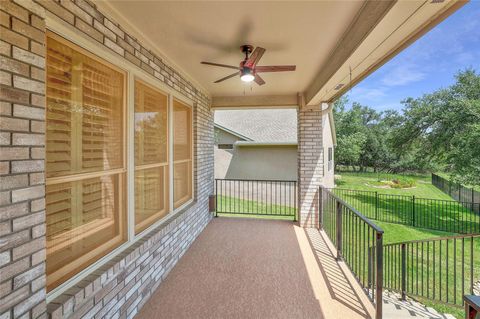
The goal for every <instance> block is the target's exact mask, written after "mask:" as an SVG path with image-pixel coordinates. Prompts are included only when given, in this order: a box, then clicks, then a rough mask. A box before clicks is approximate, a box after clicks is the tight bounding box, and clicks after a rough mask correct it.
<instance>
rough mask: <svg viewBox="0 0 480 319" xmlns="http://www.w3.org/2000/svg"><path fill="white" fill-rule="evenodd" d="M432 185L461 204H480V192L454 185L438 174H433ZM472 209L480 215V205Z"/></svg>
mask: <svg viewBox="0 0 480 319" xmlns="http://www.w3.org/2000/svg"><path fill="white" fill-rule="evenodd" d="M432 184H433V186H435V187H436V188H438V189H440V190H441V191H442V192H444V193H446V194H448V195H450V197H452V198H453V199H455V200H457V201H459V202H461V203H466V204H467V205H468V203H477V204H479V203H480V192H478V191H476V190H474V189H473V188H468V187H465V186H463V185H460V184H457V183H454V182H452V181H449V180H448V179H445V178H443V177H441V176H438V175H437V174H433V173H432ZM466 207H467V208H470V209H471V210H472V211H473V212H475V213H477V214H480V205H473V206H471V207H468V206H466Z"/></svg>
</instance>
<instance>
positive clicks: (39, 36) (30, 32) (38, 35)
mask: <svg viewBox="0 0 480 319" xmlns="http://www.w3.org/2000/svg"><path fill="white" fill-rule="evenodd" d="M12 30H13V31H15V32H18V33H20V34H23V35H25V36H27V37H28V38H30V39H32V40H35V41H37V42H39V43H44V42H45V32H42V31H40V30H38V29H36V28H34V27H32V26H30V25H29V24H27V23H25V22H23V21H20V20H19V19H16V18H13V19H12Z"/></svg>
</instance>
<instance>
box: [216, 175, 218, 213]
mask: <svg viewBox="0 0 480 319" xmlns="http://www.w3.org/2000/svg"><path fill="white" fill-rule="evenodd" d="M215 217H218V179H215Z"/></svg>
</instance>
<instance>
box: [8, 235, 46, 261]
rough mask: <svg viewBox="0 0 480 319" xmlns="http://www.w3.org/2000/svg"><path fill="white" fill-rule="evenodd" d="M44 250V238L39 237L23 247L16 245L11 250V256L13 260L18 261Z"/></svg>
mask: <svg viewBox="0 0 480 319" xmlns="http://www.w3.org/2000/svg"><path fill="white" fill-rule="evenodd" d="M43 248H45V238H44V237H41V238H38V239H35V240H31V241H29V242H28V243H25V244H23V245H20V246H19V245H16V247H14V248H13V250H12V254H13V260H17V259H20V258H22V257H25V256H28V255H30V254H32V253H34V252H36V251H39V250H41V249H43Z"/></svg>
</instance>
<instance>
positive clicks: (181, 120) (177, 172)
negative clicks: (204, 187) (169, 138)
mask: <svg viewBox="0 0 480 319" xmlns="http://www.w3.org/2000/svg"><path fill="white" fill-rule="evenodd" d="M191 198H192V109H191V108H190V107H189V106H187V105H186V104H184V103H182V102H180V101H178V100H176V99H174V100H173V206H174V208H177V207H180V206H181V205H183V204H184V203H186V202H187V201H188V200H190V199H191Z"/></svg>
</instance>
